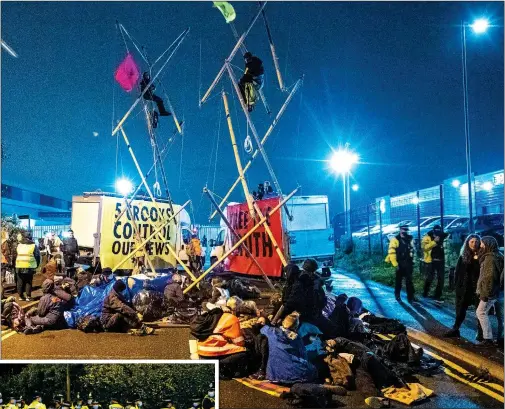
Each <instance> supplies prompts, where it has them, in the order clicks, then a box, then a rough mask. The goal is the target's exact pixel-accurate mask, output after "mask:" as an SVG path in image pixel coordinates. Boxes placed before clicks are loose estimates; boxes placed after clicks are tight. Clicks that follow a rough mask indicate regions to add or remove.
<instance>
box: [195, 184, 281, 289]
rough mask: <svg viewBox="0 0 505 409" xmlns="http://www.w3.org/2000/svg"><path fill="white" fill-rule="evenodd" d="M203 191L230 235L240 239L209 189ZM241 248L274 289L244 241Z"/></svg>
mask: <svg viewBox="0 0 505 409" xmlns="http://www.w3.org/2000/svg"><path fill="white" fill-rule="evenodd" d="M203 192H204V193H206V194H207V196H209V199H210V201H211V202H212V204H213V205H214V207H215V208H216V209H217V211H218V213H219V215H220V216H221V218H222V219H223V221H224V223H225V224H226V226H228V229H229V230H230V232H231V233H232V235H233V236H235V239H237V240H240V239H241V237H240V235H239V234H238V233H237V231H236V230H235V229H234V228H233V226H232V225H231V223H230V222H229V220H228V218H227V217H226V216H225V214H224V213H223V211H222V210H221V209H219V207H218V205H217V202H216V200H215V199H214V197H213V196H212V192H211V191H210V190H209V189H207V188H206V187H205V188H203ZM256 211H257V212H258V213H257V214H260V213H261V211H259V209H256ZM251 220H254V218H252V219H251ZM265 226H267V224H265ZM242 248H243V249H244V250H245V252H246V253H247V255H248V256H249V257H250V258H251V260H252V261H253V262H254V264H256V267H258V269H259V270H260V271H261V274H262V275H263V278H264V279H265V281H266V282H267V284H268V286H269V287H270V288H271V289H272V290H274V289H275V288H274V285H273V284H272V282H271V281H270V279H269V278H268V276H267V275H266V273H265V271H264V270H263V267H261V265H260V263H259V262H258V260H257V259H256V257H254V256H253V254H252V253H251V251H250V250H249V248H248V247H247V245H246V244H245V243H242Z"/></svg>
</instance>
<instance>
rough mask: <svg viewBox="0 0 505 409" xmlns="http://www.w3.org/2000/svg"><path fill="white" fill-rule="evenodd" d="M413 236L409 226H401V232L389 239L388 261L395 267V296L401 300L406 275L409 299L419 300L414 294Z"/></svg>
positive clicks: (411, 300)
mask: <svg viewBox="0 0 505 409" xmlns="http://www.w3.org/2000/svg"><path fill="white" fill-rule="evenodd" d="M412 239H413V237H412V236H411V235H410V234H409V226H408V225H402V226H400V233H399V234H398V235H397V236H395V237H393V238H392V239H391V240H390V241H389V249H388V255H387V257H386V263H391V264H392V266H393V267H395V270H396V271H395V274H396V277H395V298H396V301H398V302H401V301H402V299H401V296H400V293H401V290H402V281H403V278H404V277H405V285H406V287H407V300H408V302H409V303H414V302H417V299H416V297H415V296H414V283H413V282H412V273H413V271H414V248H413V246H412Z"/></svg>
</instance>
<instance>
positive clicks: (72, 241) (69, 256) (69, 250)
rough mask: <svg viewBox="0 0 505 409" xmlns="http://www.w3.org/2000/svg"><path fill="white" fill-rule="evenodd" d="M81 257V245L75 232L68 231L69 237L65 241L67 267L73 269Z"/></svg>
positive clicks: (64, 254)
mask: <svg viewBox="0 0 505 409" xmlns="http://www.w3.org/2000/svg"><path fill="white" fill-rule="evenodd" d="M78 257H79V245H78V244H77V240H76V238H75V237H74V231H73V230H69V231H68V237H66V238H64V239H63V259H64V260H65V267H66V268H72V267H74V264H75V262H76V260H77V258H78Z"/></svg>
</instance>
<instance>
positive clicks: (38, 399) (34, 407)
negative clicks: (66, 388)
mask: <svg viewBox="0 0 505 409" xmlns="http://www.w3.org/2000/svg"><path fill="white" fill-rule="evenodd" d="M28 409H46V405H44V404H43V403H42V396H40V395H38V394H35V396H34V397H33V402H32V403H30V405H29V406H28Z"/></svg>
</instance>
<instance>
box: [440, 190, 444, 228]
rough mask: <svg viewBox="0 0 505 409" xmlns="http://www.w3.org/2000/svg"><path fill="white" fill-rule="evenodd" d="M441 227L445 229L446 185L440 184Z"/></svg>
mask: <svg viewBox="0 0 505 409" xmlns="http://www.w3.org/2000/svg"><path fill="white" fill-rule="evenodd" d="M440 227H442V231H444V185H443V184H442V185H440Z"/></svg>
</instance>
